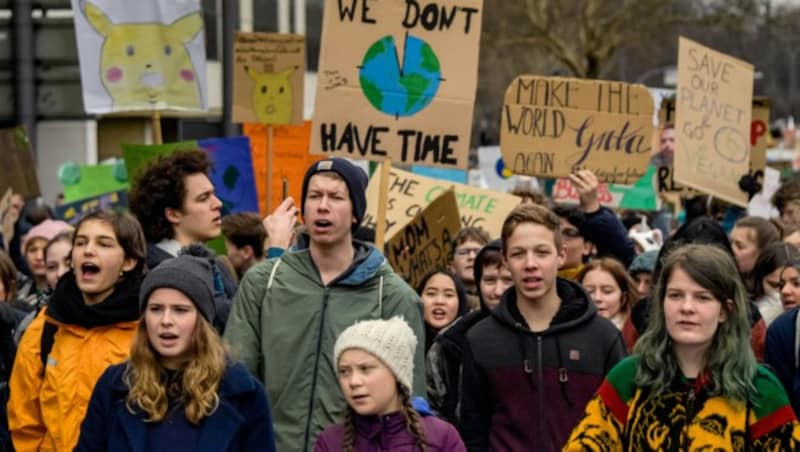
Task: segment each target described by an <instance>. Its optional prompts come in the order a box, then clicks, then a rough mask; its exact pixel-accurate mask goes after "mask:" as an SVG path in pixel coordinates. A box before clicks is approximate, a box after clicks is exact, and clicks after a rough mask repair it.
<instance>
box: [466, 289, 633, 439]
mask: <svg viewBox="0 0 800 452" xmlns="http://www.w3.org/2000/svg"><path fill="white" fill-rule="evenodd" d="M556 290H557V291H558V296H559V298H560V299H561V306H560V308H559V310H558V312H557V313H556V315H555V317H554V318H553V320H552V322H551V324H550V327H549V328H548V329H547V330H545V331H542V332H533V331H531V330H530V329H529V328H528V326H527V324H526V322H525V319H524V318H523V317H522V315H521V314H520V311H519V309H518V307H517V294H516V291H515V290H508V291H506V293H505V294H504V295H503V299H502V300H501V301H500V305H499V306H498V307H497V308H496V309H495V310H494V311H492V312H491V316H489V317H488V318H485V319H484V320H482V321H480V322H479V323H478V324H476V325H475V326H473V327H472V328H471V329H470V330H469V331H468V332H467V344H466V347H465V348H464V370H463V372H464V374H463V391H462V394H463V395H462V402H461V423H460V425H459V430H460V431H461V436H462V438H463V439H464V443H465V444H466V445H467V448H468V450H470V451H484V450H489V449H491V450H494V451H517V450H539V451H560V450H561V447H562V446H563V445H564V444H565V443H566V441H567V439H568V438H569V434H570V432H571V431H572V429H573V428H574V427H575V426H576V425H577V424H578V422H579V421H580V419H581V416H583V411H584V407H585V406H586V403H587V402H588V401H589V400H590V399H591V398H592V396H593V394H594V392H595V391H596V390H597V388H598V386H599V385H600V383H601V382H602V381H603V378H604V377H605V375H606V373H607V372H608V371H609V370H610V369H611V368H612V367H614V365H615V364H616V363H617V362H619V361H620V360H621V359H622V358H623V357H624V356H625V347H624V345H623V343H622V337H621V334H620V332H619V330H618V329H617V328H616V327H615V326H614V325H613V324H612V323H611V322H610V321H609V320H607V319H605V318H603V317H600V316H599V315H597V308H596V307H595V305H594V303H592V301H591V299H590V298H589V296H588V295H587V294H586V292H585V291H584V290H583V289H582V288H581V287H580V286H579V285H578V284H576V283H574V282H571V281H567V280H565V279H561V278H559V279H557V280H556Z"/></svg>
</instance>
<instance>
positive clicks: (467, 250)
mask: <svg viewBox="0 0 800 452" xmlns="http://www.w3.org/2000/svg"><path fill="white" fill-rule="evenodd" d="M480 250H481V249H480V248H459V249H457V250H456V256H459V257H467V256H469V255H470V254H475V255H477V254H478V252H479V251H480Z"/></svg>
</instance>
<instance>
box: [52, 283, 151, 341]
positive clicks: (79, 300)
mask: <svg viewBox="0 0 800 452" xmlns="http://www.w3.org/2000/svg"><path fill="white" fill-rule="evenodd" d="M141 283H142V277H141V276H138V275H131V274H128V275H126V276H125V277H124V278H122V279H121V280H120V281H119V282H118V283H117V284H116V286H115V287H114V291H113V292H111V294H110V295H109V296H108V297H107V298H106V299H105V300H103V301H101V302H100V303H97V304H95V305H88V304H86V303H85V302H84V300H83V294H82V293H81V290H80V289H79V288H78V283H77V281H76V280H75V274H74V273H73V272H72V270H70V271H69V272H67V273H65V274H64V276H62V277H61V278H60V279H59V280H58V284H56V288H55V290H54V291H53V296H52V297H50V302H49V303H48V305H47V316H48V317H50V318H51V319H53V320H55V321H57V322H59V323H62V324H66V325H78V326H81V327H83V328H95V327H100V326H108V325H114V324H117V323H121V322H132V321H136V320H139V316H140V315H139V287H140V286H141Z"/></svg>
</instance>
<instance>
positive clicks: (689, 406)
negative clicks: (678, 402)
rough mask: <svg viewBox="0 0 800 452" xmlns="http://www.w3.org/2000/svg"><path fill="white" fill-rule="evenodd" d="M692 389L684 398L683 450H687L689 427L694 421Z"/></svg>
mask: <svg viewBox="0 0 800 452" xmlns="http://www.w3.org/2000/svg"><path fill="white" fill-rule="evenodd" d="M694 399H695V397H694V388H689V395H688V396H687V397H686V421H685V422H684V424H683V450H689V425H690V424H691V423H692V419H694Z"/></svg>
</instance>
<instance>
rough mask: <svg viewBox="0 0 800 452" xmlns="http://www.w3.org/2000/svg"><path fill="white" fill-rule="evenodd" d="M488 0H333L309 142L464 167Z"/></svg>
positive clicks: (358, 154)
mask: <svg viewBox="0 0 800 452" xmlns="http://www.w3.org/2000/svg"><path fill="white" fill-rule="evenodd" d="M482 10H483V0H462V1H460V2H458V4H457V5H456V4H453V3H452V2H446V3H429V2H427V1H422V0H382V1H380V2H378V1H375V0H326V1H325V13H324V22H323V27H322V39H321V42H322V48H321V50H320V57H319V72H318V79H317V94H316V100H315V106H314V125H313V131H312V135H311V152H312V153H315V154H320V153H321V154H330V155H335V156H339V157H351V158H358V159H367V160H375V161H382V160H384V159H385V158H386V157H389V158H391V159H392V161H394V162H399V163H408V164H415V165H426V166H441V167H451V168H462V169H466V168H467V165H468V161H467V155H468V152H469V145H470V135H471V126H472V111H473V107H474V104H475V89H476V87H477V81H478V47H479V41H480V32H481V15H482Z"/></svg>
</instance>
